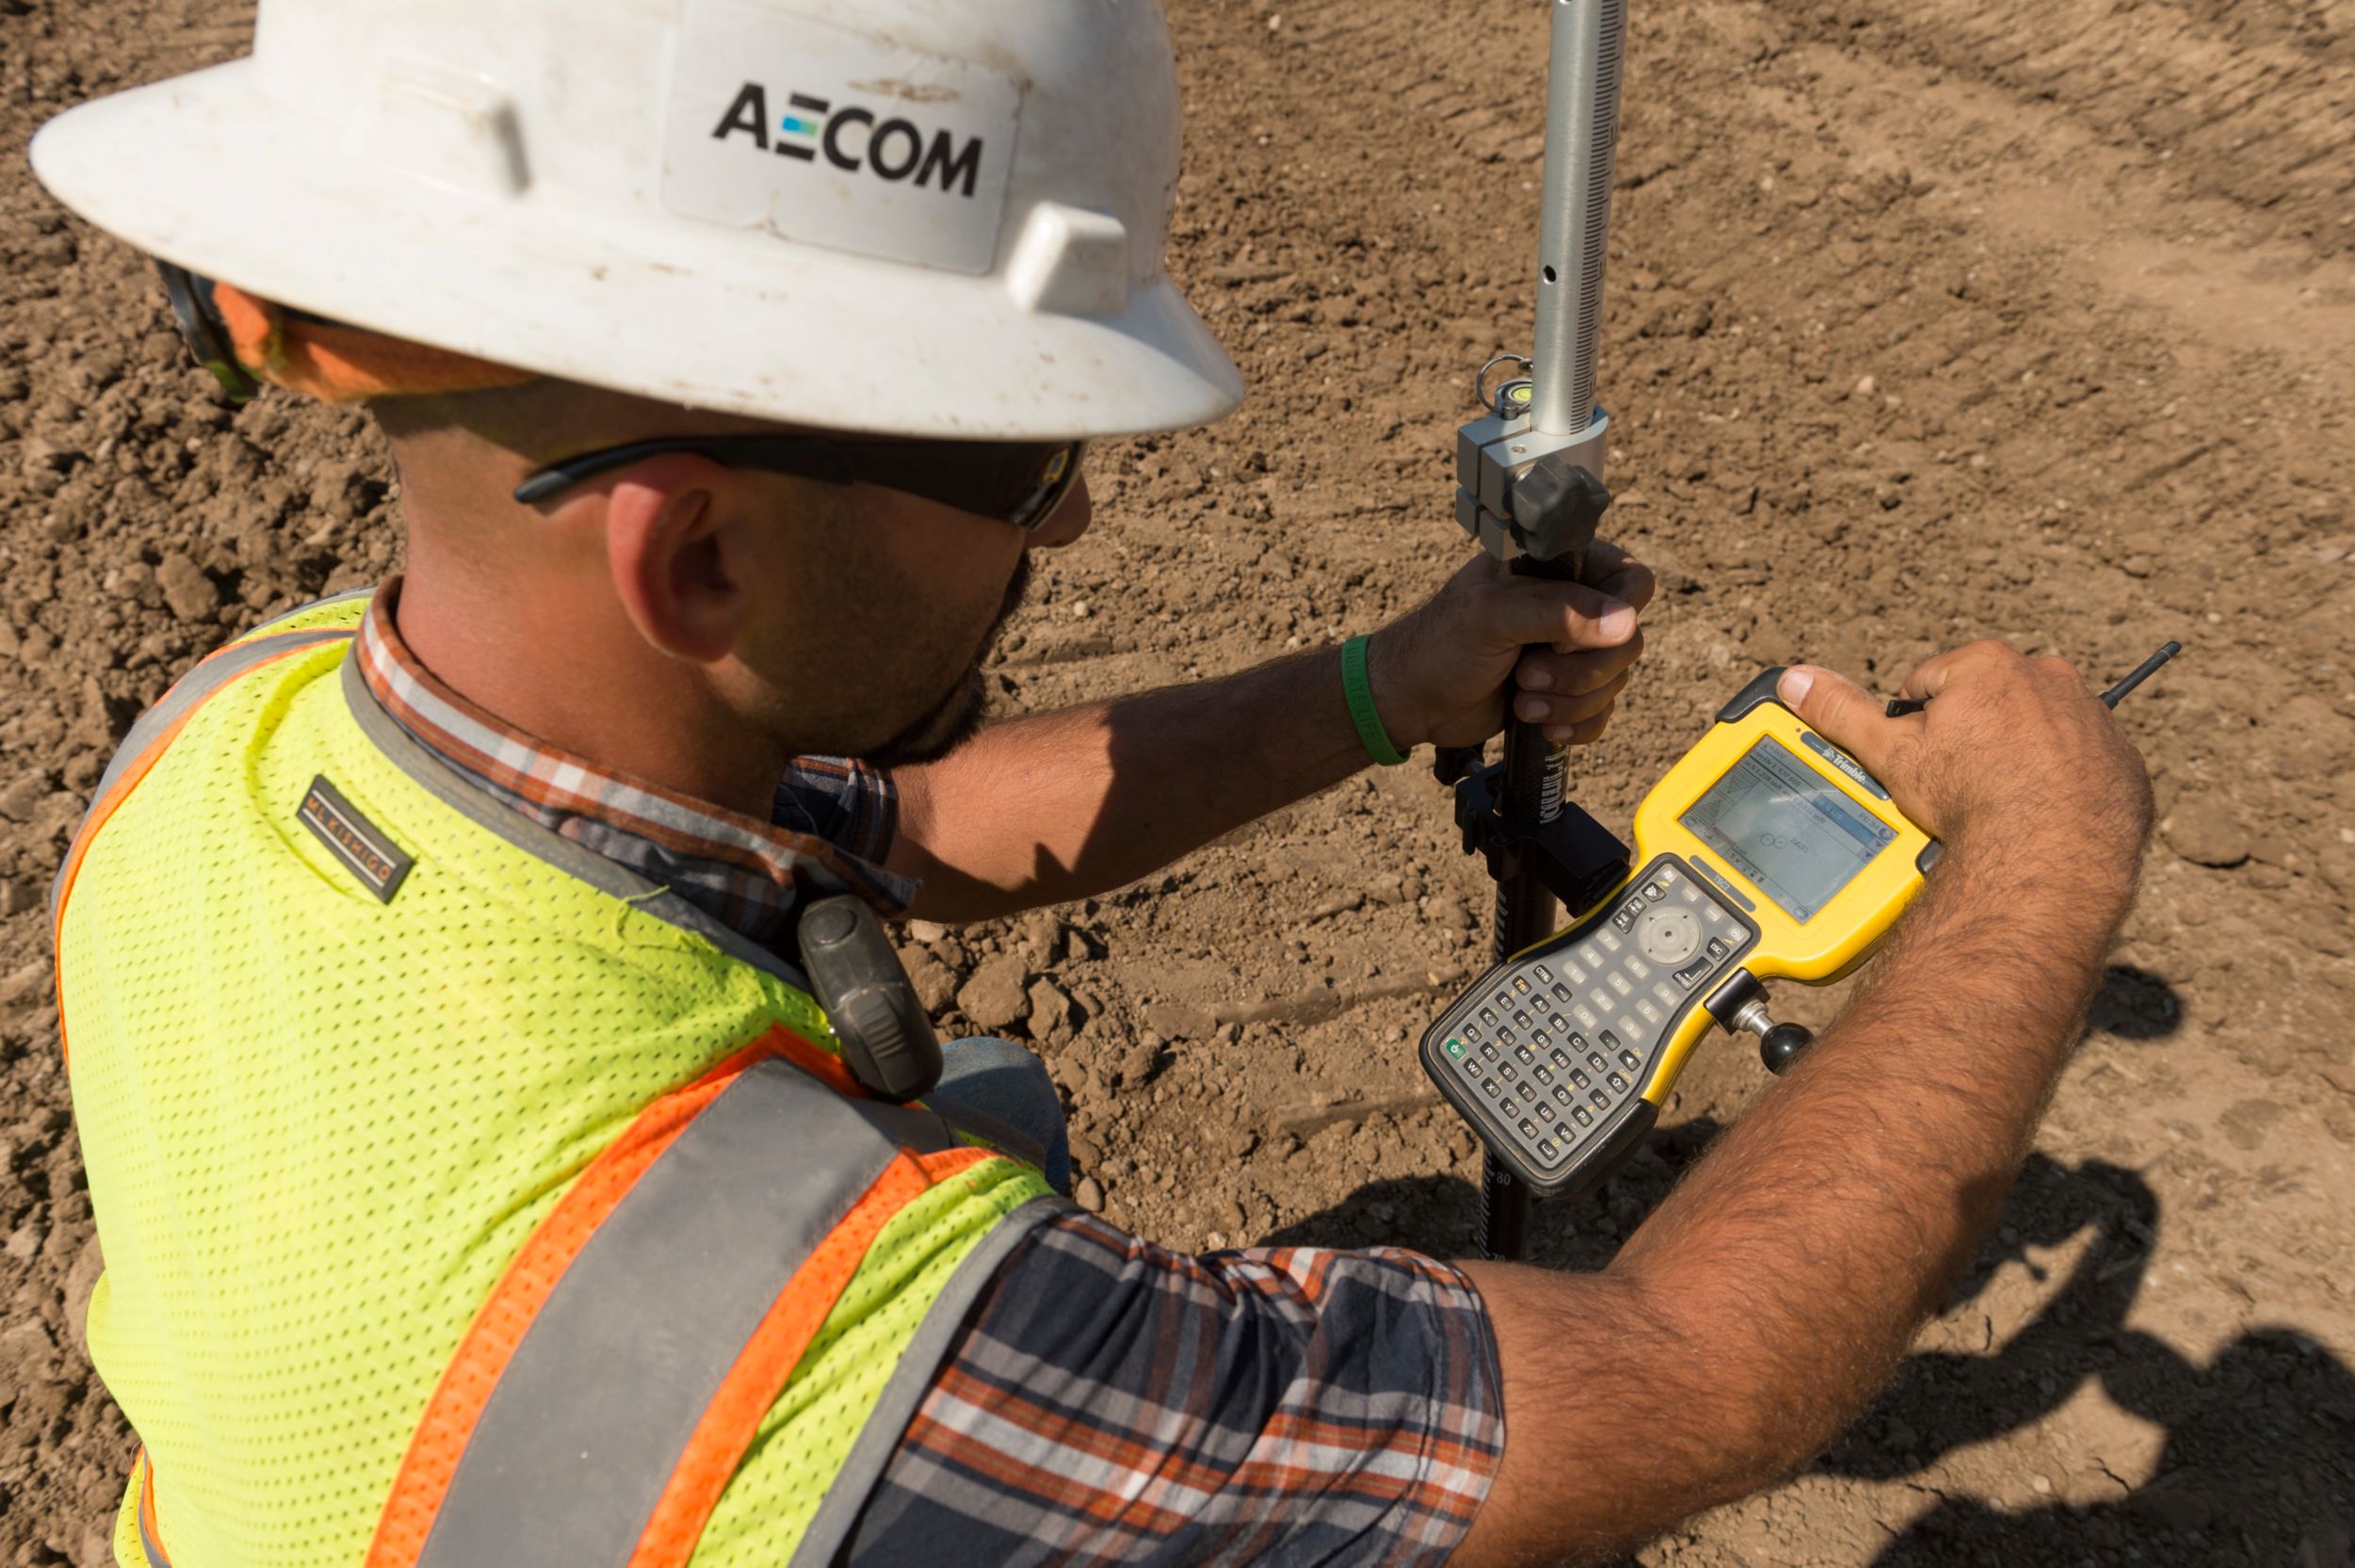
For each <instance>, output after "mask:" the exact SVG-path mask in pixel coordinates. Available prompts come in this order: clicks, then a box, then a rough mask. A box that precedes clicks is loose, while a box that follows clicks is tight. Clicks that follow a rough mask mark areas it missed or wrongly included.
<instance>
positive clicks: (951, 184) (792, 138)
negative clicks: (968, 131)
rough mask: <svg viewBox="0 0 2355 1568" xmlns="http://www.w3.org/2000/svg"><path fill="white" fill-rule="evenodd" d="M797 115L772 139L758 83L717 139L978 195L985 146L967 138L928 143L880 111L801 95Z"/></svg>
mask: <svg viewBox="0 0 2355 1568" xmlns="http://www.w3.org/2000/svg"><path fill="white" fill-rule="evenodd" d="M786 101H787V103H788V105H789V106H790V107H791V108H792V110H793V112H792V113H791V114H788V115H785V116H783V117H782V118H781V119H779V120H778V121H775V124H776V127H777V131H776V135H775V137H773V138H772V137H771V136H770V133H769V126H770V123H771V121H770V119H769V94H768V92H767V90H766V89H763V88H762V87H761V85H760V84H759V83H758V82H746V83H745V84H744V86H743V89H742V90H741V91H739V92H738V93H737V95H736V101H735V102H734V103H732V104H730V105H728V112H727V113H726V114H725V115H723V116H722V117H721V120H720V123H719V124H718V125H717V126H716V127H715V128H714V129H713V130H712V133H711V136H712V139H713V140H715V141H725V140H727V139H728V138H729V137H734V136H738V135H742V136H747V137H751V138H752V144H753V146H755V147H756V148H758V149H759V150H760V151H761V152H764V153H771V152H773V153H776V154H779V155H781V156H784V157H788V158H798V159H800V160H801V161H802V162H804V163H807V162H809V161H810V160H811V159H813V158H816V157H817V156H819V155H820V154H824V155H825V159H826V161H827V162H828V163H830V164H832V165H834V166H835V167H836V169H839V170H844V171H845V172H846V173H852V174H856V173H858V172H860V171H861V170H866V171H867V172H869V173H872V174H874V175H875V176H877V177H878V178H880V179H885V180H890V181H893V182H895V183H896V182H898V181H901V180H905V179H907V178H909V177H910V176H914V178H915V181H916V183H917V184H918V185H919V186H927V185H930V186H938V187H939V189H940V190H941V191H942V192H943V193H944V194H945V193H947V192H949V191H951V190H953V191H955V192H956V193H957V194H958V195H960V196H965V197H970V196H971V195H972V194H973V182H974V180H975V179H976V177H978V176H979V174H980V173H981V168H982V138H981V137H966V138H965V141H964V145H962V146H959V145H958V143H957V138H956V137H954V136H953V135H952V134H951V133H950V132H948V131H934V132H933V133H932V134H931V137H930V138H929V139H927V137H926V135H925V133H924V132H923V130H921V129H920V128H919V127H918V126H917V125H916V123H915V122H914V121H907V120H902V119H900V118H899V117H897V116H893V117H892V118H890V119H888V120H878V119H877V118H876V116H875V111H874V110H872V109H869V108H862V107H860V106H859V105H856V104H845V105H843V106H842V107H840V108H836V107H835V106H834V105H833V103H832V101H830V100H828V99H824V98H812V97H811V96H809V95H808V94H807V93H804V92H796V93H792V94H789V95H788V98H787V100H786Z"/></svg>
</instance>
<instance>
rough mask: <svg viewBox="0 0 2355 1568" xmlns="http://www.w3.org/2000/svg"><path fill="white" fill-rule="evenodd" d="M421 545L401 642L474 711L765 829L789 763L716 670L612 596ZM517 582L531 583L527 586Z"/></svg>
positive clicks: (405, 595)
mask: <svg viewBox="0 0 2355 1568" xmlns="http://www.w3.org/2000/svg"><path fill="white" fill-rule="evenodd" d="M457 565H458V563H456V562H447V561H443V560H438V559H436V558H434V557H433V555H432V554H431V553H430V551H429V552H419V551H417V550H416V549H415V548H414V543H413V547H412V557H411V563H410V566H409V569H408V571H407V572H406V573H405V574H404V575H403V576H402V578H401V583H400V593H399V600H398V606H397V607H396V617H395V619H396V622H397V623H398V626H399V629H400V636H401V639H402V641H404V642H405V643H407V644H408V646H409V650H410V652H411V653H412V654H413V655H414V656H415V657H416V658H417V660H418V661H419V662H421V663H422V664H424V665H425V667H426V668H427V669H428V670H430V671H432V672H433V674H434V676H435V677H436V678H438V679H439V680H440V681H442V682H443V684H445V685H446V686H447V687H449V688H450V689H451V690H453V691H455V692H456V693H457V694H458V695H460V696H461V697H463V698H464V699H465V700H466V701H468V702H470V703H474V704H475V705H476V706H478V707H480V708H482V709H483V710H485V711H486V712H489V713H491V714H495V715H496V716H497V717H498V718H500V719H504V720H505V721H506V722H507V723H509V724H511V725H512V726H514V727H515V728H517V729H520V730H523V731H525V732H526V733H528V734H529V735H532V736H537V737H538V738H540V739H541V740H544V741H545V742H547V743H548V744H549V745H552V746H554V747H557V748H559V749H560V750H562V751H565V752H572V753H573V754H574V755H576V756H578V757H581V758H582V759H584V760H586V761H589V762H593V763H595V764H597V765H598V766H599V767H602V768H607V769H609V770H611V771H614V772H617V773H623V774H626V775H629V776H632V777H635V778H638V779H642V780H644V781H645V782H647V783H649V784H657V785H659V786H660V787H662V788H664V789H667V790H671V791H674V792H675V793H677V794H681V795H686V796H689V797H690V798H692V799H694V800H701V801H705V802H708V803H709V804H712V805H718V806H724V807H726V808H727V809H729V810H731V811H735V812H739V813H741V814H743V815H745V816H753V817H757V818H759V819H761V820H763V821H766V820H767V819H768V817H769V814H770V807H771V798H772V796H773V795H774V792H775V790H776V786H777V781H778V780H779V779H780V778H781V777H783V775H784V771H785V768H786V766H787V764H788V762H790V761H791V758H790V757H788V756H786V755H783V754H781V753H780V752H778V750H777V749H776V748H775V747H774V746H772V745H771V744H770V743H769V742H768V741H767V740H766V739H765V738H764V737H763V736H761V734H760V732H759V731H758V730H757V729H756V728H755V726H753V725H751V724H749V723H747V722H746V721H745V720H744V719H743V718H742V717H741V716H740V715H739V714H738V713H736V712H735V711H734V710H733V709H731V708H729V707H727V706H726V705H725V704H724V703H723V702H722V701H721V699H720V696H719V694H718V693H717V692H716V691H714V689H713V687H712V683H711V679H710V672H709V671H707V670H705V669H703V668H701V667H698V666H694V665H690V664H687V663H685V662H683V661H681V660H677V659H674V658H670V657H668V656H666V655H662V654H660V653H658V652H657V651H656V650H654V649H653V648H650V647H648V646H647V645H646V642H645V639H642V638H641V637H640V636H639V635H638V633H637V628H636V627H634V626H633V625H632V624H631V623H630V621H629V619H628V617H627V616H626V615H625V614H624V613H623V612H622V609H621V607H620V606H618V605H617V604H615V603H614V602H613V601H612V598H611V596H610V595H609V594H597V593H592V592H587V591H581V592H565V591H563V587H564V585H562V584H561V583H550V582H545V581H539V582H534V581H530V580H528V574H514V575H507V574H501V577H500V580H499V581H498V583H497V588H496V590H495V591H493V590H489V589H488V587H487V585H488V584H489V583H490V582H491V581H492V580H493V579H492V576H491V574H482V573H468V572H460V571H457V570H455V568H456V567H457ZM519 579H522V580H519Z"/></svg>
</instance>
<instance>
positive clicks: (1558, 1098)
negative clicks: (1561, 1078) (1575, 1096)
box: [1553, 1084, 1570, 1106]
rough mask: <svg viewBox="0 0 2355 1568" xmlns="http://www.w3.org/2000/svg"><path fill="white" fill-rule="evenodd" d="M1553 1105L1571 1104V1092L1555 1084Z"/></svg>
mask: <svg viewBox="0 0 2355 1568" xmlns="http://www.w3.org/2000/svg"><path fill="white" fill-rule="evenodd" d="M1553 1103H1554V1104H1555V1105H1558V1106H1567V1105H1568V1104H1569V1103H1570V1091H1568V1090H1567V1089H1565V1088H1563V1087H1562V1086H1561V1085H1560V1084H1555V1085H1554V1086H1553Z"/></svg>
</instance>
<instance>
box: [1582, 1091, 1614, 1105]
mask: <svg viewBox="0 0 2355 1568" xmlns="http://www.w3.org/2000/svg"><path fill="white" fill-rule="evenodd" d="M1586 1103H1587V1104H1588V1105H1590V1106H1592V1107H1595V1108H1596V1109H1597V1110H1609V1109H1610V1108H1611V1096H1610V1095H1608V1094H1605V1093H1604V1092H1603V1091H1601V1090H1600V1089H1598V1090H1596V1091H1594V1092H1593V1093H1591V1094H1589V1095H1587V1096H1586Z"/></svg>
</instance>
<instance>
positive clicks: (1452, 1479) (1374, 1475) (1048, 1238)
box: [848, 1214, 1504, 1568]
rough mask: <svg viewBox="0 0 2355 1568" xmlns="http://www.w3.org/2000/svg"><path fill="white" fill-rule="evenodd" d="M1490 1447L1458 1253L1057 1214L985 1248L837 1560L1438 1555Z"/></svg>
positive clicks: (1497, 1449)
mask: <svg viewBox="0 0 2355 1568" xmlns="http://www.w3.org/2000/svg"><path fill="white" fill-rule="evenodd" d="M1503 1451H1504V1417H1503V1406H1502V1397H1501V1394H1500V1391H1499V1373H1498V1369H1497V1352H1496V1342H1495V1338H1494V1336H1493V1334H1492V1333H1491V1331H1490V1327H1489V1323H1488V1317H1487V1312H1486V1308H1485V1307H1484V1306H1483V1305H1482V1303H1481V1301H1480V1298H1479V1296H1478V1294H1477V1293H1476V1292H1474V1290H1473V1289H1472V1286H1471V1285H1470V1282H1469V1281H1468V1280H1466V1279H1465V1278H1464V1276H1463V1275H1462V1274H1460V1273H1458V1272H1457V1271H1456V1270H1454V1269H1450V1268H1448V1267H1446V1266H1445V1265H1443V1264H1439V1263H1437V1262H1434V1261H1432V1260H1431V1259H1429V1258H1425V1257H1421V1256H1419V1255H1417V1254H1415V1253H1405V1252H1398V1251H1392V1250H1387V1249H1378V1250H1372V1251H1366V1252H1334V1251H1327V1250H1324V1249H1318V1248H1283V1249H1257V1250H1252V1251H1247V1252H1232V1253H1211V1254H1210V1255H1208V1256H1204V1257H1193V1256H1187V1255H1184V1254H1180V1253H1171V1252H1168V1251H1165V1250H1163V1249H1161V1248H1159V1247H1154V1246H1151V1245H1148V1244H1147V1243H1145V1242H1144V1241H1141V1240H1139V1239H1137V1238H1136V1237H1132V1236H1129V1235H1128V1234H1126V1233H1124V1232H1122V1231H1120V1230H1119V1229H1117V1228H1115V1227H1114V1226H1112V1225H1109V1224H1106V1223H1105V1222H1103V1221H1102V1220H1096V1219H1093V1218H1091V1217H1089V1216H1087V1215H1083V1214H1065V1215H1063V1216H1060V1217H1058V1218H1056V1219H1054V1220H1048V1221H1047V1222H1046V1223H1044V1224H1042V1225H1040V1226H1039V1227H1037V1228H1036V1229H1035V1230H1033V1231H1032V1232H1031V1234H1030V1236H1029V1237H1026V1238H1024V1240H1023V1241H1022V1242H1021V1243H1020V1244H1018V1246H1017V1248H1016V1250H1015V1252H1014V1253H1011V1254H1010V1255H1009V1256H1008V1258H1007V1260H1006V1262H1005V1263H1004V1264H1003V1265H1001V1266H1000V1268H999V1273H998V1276H997V1278H996V1280H995V1281H994V1282H993V1283H992V1285H991V1286H990V1288H989V1290H988V1291H987V1292H986V1293H985V1294H984V1296H983V1299H982V1301H981V1302H980V1303H979V1304H978V1305H977V1306H976V1307H975V1309H974V1311H973V1313H972V1315H971V1317H969V1318H968V1319H967V1321H966V1325H965V1327H964V1329H963V1330H962V1332H961V1333H960V1334H959V1336H958V1339H957V1341H956V1343H955V1344H954V1345H953V1347H952V1348H951V1349H950V1352H949V1354H948V1356H947V1358H946V1359H945V1360H944V1361H943V1362H942V1364H941V1366H940V1368H939V1370H938V1371H937V1372H936V1373H935V1374H934V1379H933V1382H932V1385H931V1387H930V1389H929V1390H928V1391H927V1392H926V1394H925V1397H924V1399H923V1401H922V1403H921V1404H920V1405H919V1406H918V1410H917V1414H916V1416H915V1418H914V1419H913V1420H912V1421H911V1422H910V1423H909V1425H908V1429H907V1431H905V1432H904V1433H903V1434H902V1435H901V1440H900V1445H899V1447H898V1450H897V1451H896V1452H895V1453H894V1454H893V1456H892V1459H891V1462H890V1463H889V1465H888V1467H887V1468H886V1469H885V1473H884V1476H883V1479H882V1480H881V1481H880V1482H879V1483H878V1484H877V1486H876V1488H875V1491H874V1493H873V1494H872V1495H871V1496H870V1497H869V1501H868V1505H867V1509H866V1511H865V1512H864V1514H863V1515H862V1517H861V1519H860V1523H859V1526H858V1529H857V1532H856V1534H855V1535H854V1537H853V1541H852V1543H851V1548H850V1551H849V1554H848V1560H849V1561H851V1562H852V1563H853V1564H856V1565H858V1568H896V1565H899V1564H906V1565H908V1568H916V1565H918V1564H923V1565H926V1568H930V1565H932V1564H937V1563H940V1562H945V1561H957V1562H989V1563H1048V1562H1052V1563H1056V1564H1059V1565H1061V1564H1073V1565H1089V1564H1098V1563H1121V1564H1144V1563H1151V1564H1177V1563H1194V1562H1242V1561H1261V1560H1265V1561H1278V1562H1319V1563H1335V1564H1339V1563H1351V1564H1356V1563H1381V1564H1410V1563H1411V1564H1421V1563H1437V1562H1440V1561H1443V1560H1445V1559H1446V1558H1447V1556H1448V1555H1449V1554H1450V1553H1451V1552H1452V1551H1454V1548H1455V1546H1456V1544H1457V1543H1458V1542H1460V1541H1461V1540H1462V1538H1463V1534H1464V1531H1465V1530H1466V1528H1468V1527H1469V1526H1470V1523H1471V1519H1472V1515H1473V1513H1474V1511H1476V1510H1477V1509H1478V1508H1479V1505H1480V1502H1481V1499H1482V1498H1484V1497H1485V1496H1486V1495H1487V1490H1488V1484H1489V1482H1490V1480H1491V1479H1493V1478H1494V1477H1495V1474H1496V1468H1497V1463H1498V1461H1499V1460H1500V1458H1501V1457H1502V1454H1503Z"/></svg>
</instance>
